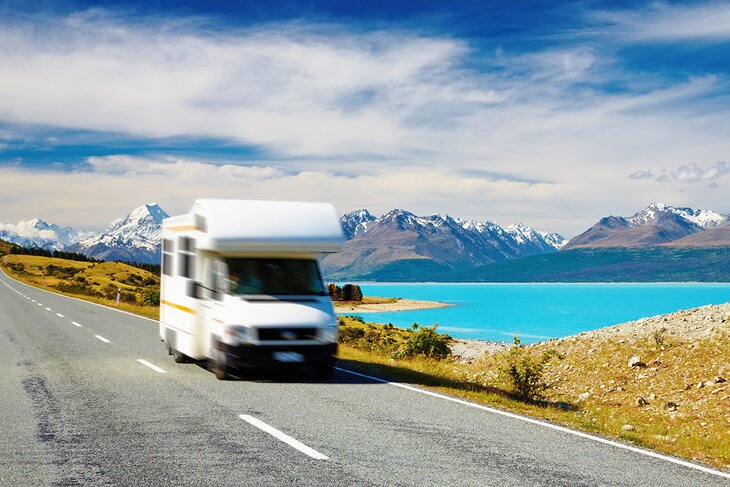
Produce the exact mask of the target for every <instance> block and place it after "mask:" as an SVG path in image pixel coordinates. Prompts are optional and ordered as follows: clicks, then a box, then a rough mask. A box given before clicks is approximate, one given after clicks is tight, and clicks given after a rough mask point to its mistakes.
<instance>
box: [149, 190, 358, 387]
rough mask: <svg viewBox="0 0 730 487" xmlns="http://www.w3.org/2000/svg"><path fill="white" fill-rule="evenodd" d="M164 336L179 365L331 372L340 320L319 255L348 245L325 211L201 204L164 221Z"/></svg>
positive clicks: (324, 207) (219, 373)
mask: <svg viewBox="0 0 730 487" xmlns="http://www.w3.org/2000/svg"><path fill="white" fill-rule="evenodd" d="M162 239H163V240H162V284H161V292H160V336H161V337H162V340H163V341H164V342H165V343H166V345H167V349H168V352H169V353H170V354H172V355H173V356H174V357H175V361H176V362H185V361H188V360H207V362H208V364H209V368H210V369H211V370H212V371H213V372H214V373H215V375H216V377H217V378H219V379H225V378H227V377H228V375H229V372H230V371H231V370H232V369H236V368H238V366H239V365H243V364H250V365H262V364H277V363H279V364H282V363H295V364H297V363H298V364H306V365H309V366H311V367H313V368H314V369H315V370H316V371H317V372H318V373H319V374H320V375H322V376H329V375H330V374H331V373H332V363H333V360H334V356H335V354H336V352H337V323H338V321H337V316H336V315H335V312H334V308H333V307H332V302H331V300H330V297H329V295H328V293H327V290H326V288H325V285H324V282H323V281H322V275H321V272H320V268H319V263H318V260H317V259H318V257H319V256H320V255H321V254H323V253H329V252H338V251H339V250H340V249H341V248H342V245H343V243H344V235H343V233H342V227H341V226H340V222H339V219H338V217H337V213H336V211H335V208H334V207H333V206H332V205H330V204H326V203H301V202H285V201H242V200H215V199H201V200H197V201H196V202H195V204H194V205H193V209H192V210H191V212H190V213H188V214H187V215H181V216H175V217H171V218H166V219H165V220H164V221H163V223H162Z"/></svg>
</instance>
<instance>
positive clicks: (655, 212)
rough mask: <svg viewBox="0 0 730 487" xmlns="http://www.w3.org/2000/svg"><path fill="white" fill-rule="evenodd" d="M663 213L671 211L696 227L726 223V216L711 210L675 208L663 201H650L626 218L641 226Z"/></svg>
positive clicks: (632, 223)
mask: <svg viewBox="0 0 730 487" xmlns="http://www.w3.org/2000/svg"><path fill="white" fill-rule="evenodd" d="M663 213H672V214H674V215H678V216H680V217H682V218H684V219H685V220H687V221H689V222H691V223H694V224H695V225H697V226H698V227H702V228H713V227H718V226H721V225H723V224H724V223H727V221H728V217H727V216H725V215H721V214H719V213H717V212H714V211H712V210H693V209H692V208H675V207H673V206H669V205H666V204H664V203H651V204H650V205H649V206H647V207H646V208H644V209H643V210H641V211H640V212H638V213H636V214H635V215H634V216H632V217H629V218H626V220H627V221H628V222H629V223H631V225H633V226H641V225H648V224H651V222H652V221H655V220H656V219H657V218H658V217H659V216H660V215H662V214H663Z"/></svg>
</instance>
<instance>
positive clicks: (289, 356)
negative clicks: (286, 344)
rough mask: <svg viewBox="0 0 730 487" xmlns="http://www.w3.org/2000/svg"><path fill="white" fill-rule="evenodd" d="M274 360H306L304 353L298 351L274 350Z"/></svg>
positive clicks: (287, 361) (289, 361) (288, 361)
mask: <svg viewBox="0 0 730 487" xmlns="http://www.w3.org/2000/svg"><path fill="white" fill-rule="evenodd" d="M274 360H276V361H278V362H285V363H298V362H304V355H302V354H301V353H297V352H274Z"/></svg>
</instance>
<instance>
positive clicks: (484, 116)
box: [0, 1, 730, 236]
mask: <svg viewBox="0 0 730 487" xmlns="http://www.w3.org/2000/svg"><path fill="white" fill-rule="evenodd" d="M28 3H29V2H22V1H11V2H0V66H2V68H0V183H2V187H3V191H2V193H1V194H0V221H2V222H14V221H18V220H21V219H23V220H24V219H30V218H32V217H42V218H44V219H47V220H50V221H54V222H57V223H60V224H70V225H73V226H76V227H79V228H83V229H100V228H102V227H103V226H104V225H105V224H106V223H108V222H109V221H110V220H111V219H114V218H116V217H118V216H120V215H122V214H124V213H125V212H126V211H128V210H129V209H131V208H132V207H136V206H139V205H141V204H143V203H146V202H151V201H157V202H158V203H159V204H160V205H161V206H163V208H165V209H166V210H167V211H168V212H170V213H178V212H184V211H187V209H188V208H189V207H190V206H191V204H192V202H193V200H194V199H195V198H198V197H234V198H257V199H301V200H325V201H331V202H332V203H334V204H335V205H336V206H337V207H338V209H339V210H340V211H341V212H345V211H349V210H352V209H355V208H360V207H366V208H368V209H370V210H371V211H372V212H373V213H382V212H385V211H388V210H389V209H392V208H394V207H400V208H406V209H409V210H411V211H414V212H416V213H419V214H429V213H435V212H441V213H449V214H452V215H454V216H460V217H463V218H472V219H477V220H485V219H490V220H495V221H497V222H498V223H500V224H503V225H507V224H510V223H514V222H518V221H520V222H524V223H525V224H528V225H531V226H535V227H538V228H541V229H545V230H550V231H559V232H562V233H564V234H565V235H566V236H572V235H574V234H576V233H578V232H580V231H582V230H584V229H585V228H587V227H588V226H590V225H591V224H592V223H593V222H595V220H597V219H598V218H600V217H601V216H604V215H607V214H631V213H633V212H635V211H637V210H639V209H641V208H642V207H644V206H646V205H647V204H648V203H649V202H651V201H663V202H666V203H669V204H674V205H678V206H680V205H681V206H692V207H699V208H709V209H715V210H717V211H721V212H725V213H730V198H727V196H726V195H727V194H728V190H730V175H729V173H730V164H729V163H728V162H727V161H728V159H729V157H728V153H729V150H730V137H729V136H730V117H728V115H730V113H728V112H730V99H729V96H728V95H729V94H730V84H729V83H728V75H729V74H730V73H729V71H730V49H728V47H730V46H729V44H730V4H728V3H727V2H682V3H673V2H647V3H641V2H600V1H593V2H564V3H559V4H558V3H557V2H547V1H546V2H510V1H501V2H441V1H439V2H437V1H413V2H396V1H389V2H378V1H375V2H374V1H367V2H366V1H362V2H358V1H353V2H339V1H338V2H335V1H328V2H317V1H309V2H294V1H282V2H277V1H272V2H165V1H157V2H155V1H135V2H113V3H112V2H102V3H98V2H81V1H79V2H63V3H60V2H53V1H45V2H33V3H32V5H28Z"/></svg>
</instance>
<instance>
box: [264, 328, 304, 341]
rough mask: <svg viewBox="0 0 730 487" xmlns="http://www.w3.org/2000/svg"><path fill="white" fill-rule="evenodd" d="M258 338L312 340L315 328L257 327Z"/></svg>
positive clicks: (265, 339)
mask: <svg viewBox="0 0 730 487" xmlns="http://www.w3.org/2000/svg"><path fill="white" fill-rule="evenodd" d="M258 331H259V340H261V341H267V340H314V339H316V338H317V329H316V328H259V330H258Z"/></svg>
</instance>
